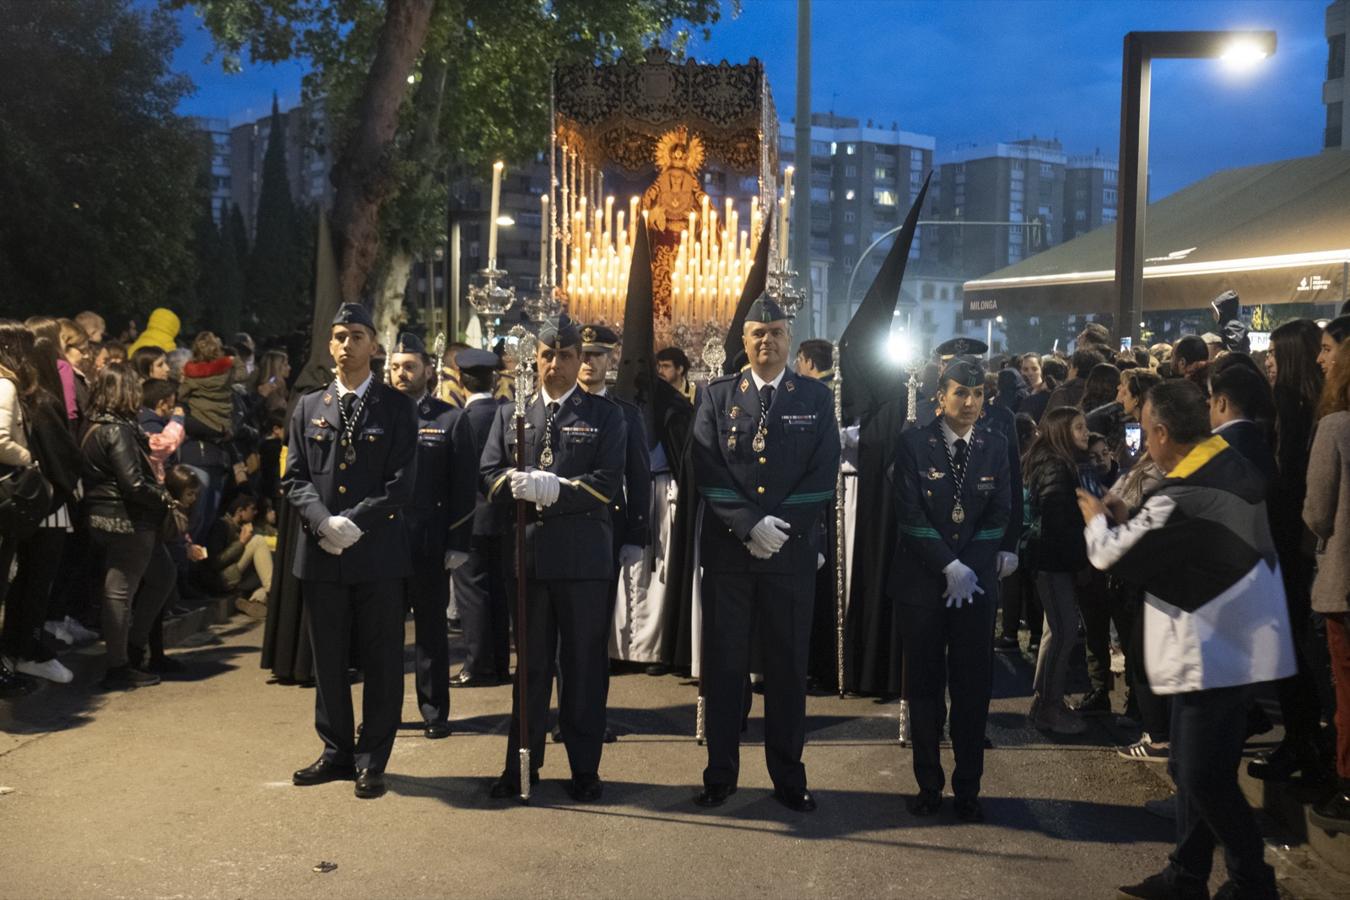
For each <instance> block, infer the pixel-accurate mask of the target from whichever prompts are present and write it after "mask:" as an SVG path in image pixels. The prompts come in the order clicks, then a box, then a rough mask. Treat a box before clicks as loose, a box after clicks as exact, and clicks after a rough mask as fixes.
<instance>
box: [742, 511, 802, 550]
mask: <svg viewBox="0 0 1350 900" xmlns="http://www.w3.org/2000/svg"><path fill="white" fill-rule="evenodd" d="M791 530H792V525H791V524H790V523H788V522H786V521H784V520H783V519H780V518H778V517H777V516H765V517H764V518H762V519H760V520H759V522H758V523H757V524H756V525H755V527H754V528H752V529H750V539H749V540H748V541H746V542H745V546H746V549H748V550H749V551H750V555H751V556H753V557H754V558H755V559H768V558H769V557H771V556H773V555H774V554H775V553H777V552H778V551H779V550H782V549H783V545H784V544H786V543H787V540H788V536H789V532H791Z"/></svg>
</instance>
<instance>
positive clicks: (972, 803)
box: [952, 797, 984, 822]
mask: <svg viewBox="0 0 1350 900" xmlns="http://www.w3.org/2000/svg"><path fill="white" fill-rule="evenodd" d="M952 808H953V809H955V810H956V817H957V818H958V819H960V820H961V821H962V822H983V821H984V807H983V806H981V805H980V800H979V798H978V797H957V798H956V802H955V803H953V804H952Z"/></svg>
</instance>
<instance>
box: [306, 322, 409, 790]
mask: <svg viewBox="0 0 1350 900" xmlns="http://www.w3.org/2000/svg"><path fill="white" fill-rule="evenodd" d="M328 346H329V350H330V351H331V353H332V354H333V359H334V360H335V361H336V363H337V378H336V379H335V380H334V381H333V382H331V383H330V384H329V385H328V386H327V387H326V388H324V389H323V390H322V391H317V392H315V393H312V394H308V395H306V396H305V397H302V398H301V399H300V402H299V403H297V404H296V407H295V412H294V414H293V415H292V416H291V421H290V429H289V432H288V436H287V446H286V471H285V473H284V476H283V487H284V490H285V492H286V499H287V501H288V502H289V503H290V504H291V506H293V507H294V508H295V510H296V512H297V513H298V514H299V516H300V519H301V523H302V532H301V537H300V545H299V547H298V548H297V550H296V555H295V563H294V567H293V573H294V575H295V577H296V578H298V579H300V582H301V590H302V592H303V596H304V601H305V608H306V612H307V613H308V616H307V619H308V621H309V637H310V643H311V644H312V645H313V651H314V677H315V681H316V682H317V690H316V691H315V697H314V727H315V730H316V731H318V733H319V737H320V738H322V739H323V743H324V751H323V755H322V756H320V757H319V759H318V760H317V761H316V762H315V763H314V764H313V765H310V766H308V767H306V768H304V769H301V770H299V771H298V772H296V773H295V774H294V776H293V777H292V781H293V782H294V783H295V784H297V785H313V784H323V783H325V782H329V781H337V780H350V779H353V778H354V779H355V780H356V796H357V797H361V798H372V797H379V796H381V795H382V794H383V793H384V790H385V784H384V768H385V764H386V763H387V762H388V761H389V753H390V751H391V750H392V749H393V746H394V735H395V733H396V732H397V730H398V725H399V720H400V714H401V712H402V706H403V615H404V613H403V579H404V578H407V577H408V576H409V575H410V574H411V573H412V565H411V563H412V560H411V557H410V556H409V553H408V545H407V541H406V539H405V534H404V530H403V525H402V523H401V522H400V521H399V514H400V513H401V512H402V510H403V508H404V507H405V506H406V505H407V504H408V502H409V501H410V499H411V496H412V490H413V485H414V484H415V483H416V480H417V456H416V454H417V410H416V408H415V407H414V405H413V402H412V401H411V400H409V399H408V398H407V397H405V396H403V395H402V394H400V393H399V392H398V391H396V390H394V388H392V387H390V386H388V385H386V384H382V383H380V381H379V380H378V379H376V378H375V377H374V376H373V374H372V372H371V357H372V356H373V354H374V350H375V326H374V323H373V322H372V321H371V319H370V313H369V312H367V311H366V309H365V307H363V306H361V305H360V304H357V303H344V304H343V305H342V306H341V307H340V308H339V309H338V312H337V315H336V316H335V317H334V318H333V325H332V334H331V338H330V340H329V345H328ZM353 635H355V638H356V640H357V641H358V642H359V651H360V655H361V663H362V666H363V668H364V671H365V685H364V688H363V689H362V720H363V728H362V731H361V734H360V736H359V737H358V738H356V739H355V740H353V736H354V731H355V725H354V723H353V721H352V698H351V684H350V681H349V680H348V675H347V664H348V660H349V659H350V655H351V654H350V650H351V642H352V639H353Z"/></svg>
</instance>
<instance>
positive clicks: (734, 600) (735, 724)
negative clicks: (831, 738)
mask: <svg viewBox="0 0 1350 900" xmlns="http://www.w3.org/2000/svg"><path fill="white" fill-rule="evenodd" d="M815 586H816V579H815V577H814V573H805V574H803V573H798V574H759V573H750V572H707V571H705V572H704V575H703V653H702V659H703V662H702V667H701V672H700V677H701V682H702V684H703V694H704V699H705V710H704V711H705V720H704V727H705V735H706V738H707V746H708V767H707V768H706V769H704V770H703V783H704V784H706V785H732V786H734V785H735V784H736V783H737V779H738V777H739V774H740V751H741V723H742V721H743V720H744V718H745V715H746V712H747V711H748V710H749V699H748V698H749V694H748V692H747V691H746V690H745V687H746V678H747V676H748V675H749V673H750V661H751V654H752V647H751V644H752V641H753V640H755V639H756V638H757V639H758V642H759V648H758V651H759V652H758V654H757V656H756V659H758V660H759V661H760V662H761V666H760V667H761V668H762V669H763V671H764V761H765V764H766V765H767V767H768V769H769V778H770V779H772V781H773V784H774V787H776V788H779V789H781V790H784V791H788V792H798V791H802V790H805V789H806V767H805V766H804V765H802V747H803V745H804V744H805V743H806V668H807V661H808V656H809V653H810V648H811V618H812V611H813V609H814V607H815Z"/></svg>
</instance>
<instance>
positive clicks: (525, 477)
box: [511, 469, 562, 509]
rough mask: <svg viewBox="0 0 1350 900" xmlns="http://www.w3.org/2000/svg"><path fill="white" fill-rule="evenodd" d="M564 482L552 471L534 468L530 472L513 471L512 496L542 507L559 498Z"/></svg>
mask: <svg viewBox="0 0 1350 900" xmlns="http://www.w3.org/2000/svg"><path fill="white" fill-rule="evenodd" d="M561 490H562V483H561V482H560V481H558V476H557V475H554V474H553V473H552V472H541V471H539V470H538V469H534V470H532V471H529V472H512V473H511V496H513V497H515V498H516V499H517V500H524V501H525V502H527V503H533V504H535V505H537V506H538V507H539V508H540V509H544V508H545V507H548V506H552V505H553V504H554V503H556V502H557V500H558V492H559V491H561Z"/></svg>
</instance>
